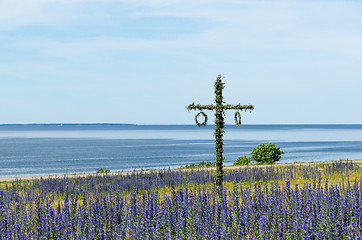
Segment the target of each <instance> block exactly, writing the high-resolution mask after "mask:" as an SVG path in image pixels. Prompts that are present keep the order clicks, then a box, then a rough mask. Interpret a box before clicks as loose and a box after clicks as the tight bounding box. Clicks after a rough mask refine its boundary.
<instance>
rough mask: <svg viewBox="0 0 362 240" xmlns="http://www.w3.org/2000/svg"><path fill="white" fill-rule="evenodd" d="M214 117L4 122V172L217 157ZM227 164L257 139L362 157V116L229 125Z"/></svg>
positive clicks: (120, 167) (290, 154) (327, 156)
mask: <svg viewBox="0 0 362 240" xmlns="http://www.w3.org/2000/svg"><path fill="white" fill-rule="evenodd" d="M214 128H215V126H213V125H209V126H204V127H198V126H196V125H130V124H11V125H8V124H4V125H0V177H10V176H13V177H21V176H37V175H55V174H66V173H84V172H96V171H97V169H100V168H103V169H104V170H105V169H107V170H110V171H111V172H116V171H128V170H140V169H160V168H177V167H181V166H185V165H186V164H191V163H199V162H201V161H206V160H209V161H214V160H215V145H214ZM224 130H225V132H224V157H225V160H224V164H225V165H232V164H233V162H234V161H235V160H236V159H237V158H238V157H239V156H243V155H246V156H250V152H251V151H252V149H253V148H255V147H256V146H257V145H258V144H261V143H264V144H266V143H269V142H271V143H273V144H275V145H276V146H277V147H280V148H281V150H282V151H284V152H285V154H284V155H282V158H281V160H280V161H279V162H280V163H293V162H311V161H327V160H346V159H350V160H352V159H362V124H348V125H343V124H334V125H333V124H329V125H327V124H318V125H313V124H308V125H301V124H300V125H242V126H233V125H226V126H225V128H224Z"/></svg>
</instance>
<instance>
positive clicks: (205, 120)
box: [195, 112, 208, 127]
mask: <svg viewBox="0 0 362 240" xmlns="http://www.w3.org/2000/svg"><path fill="white" fill-rule="evenodd" d="M200 114H201V115H202V116H203V117H204V121H203V122H202V123H199V121H198V117H199V116H200ZM207 119H208V118H207V115H206V114H205V113H204V112H199V113H198V114H196V116H195V122H196V125H197V126H199V127H201V126H205V125H206V123H207Z"/></svg>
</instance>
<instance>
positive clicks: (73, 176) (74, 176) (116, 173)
mask: <svg viewBox="0 0 362 240" xmlns="http://www.w3.org/2000/svg"><path fill="white" fill-rule="evenodd" d="M335 161H336V160H334V161H322V162H303V163H276V164H274V166H288V165H309V164H321V163H331V162H335ZM349 161H353V162H355V163H362V159H355V160H349ZM268 166H272V165H250V166H225V167H224V169H239V168H246V167H249V168H255V167H268ZM215 169H216V168H215V167H209V168H184V169H181V168H173V169H171V171H191V170H215ZM140 171H142V172H149V171H152V170H137V172H140ZM153 171H160V169H154V170H153ZM132 172H134V171H122V172H110V173H71V174H52V175H39V176H19V177H0V182H11V181H15V180H17V179H18V180H20V179H21V180H32V179H40V178H42V179H47V178H63V177H69V178H77V177H89V176H103V175H104V176H105V175H108V176H113V175H127V174H130V173H132Z"/></svg>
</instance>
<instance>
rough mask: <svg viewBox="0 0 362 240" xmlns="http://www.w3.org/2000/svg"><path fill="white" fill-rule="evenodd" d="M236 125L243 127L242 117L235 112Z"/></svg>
mask: <svg viewBox="0 0 362 240" xmlns="http://www.w3.org/2000/svg"><path fill="white" fill-rule="evenodd" d="M235 124H236V125H238V126H240V125H241V115H240V112H235Z"/></svg>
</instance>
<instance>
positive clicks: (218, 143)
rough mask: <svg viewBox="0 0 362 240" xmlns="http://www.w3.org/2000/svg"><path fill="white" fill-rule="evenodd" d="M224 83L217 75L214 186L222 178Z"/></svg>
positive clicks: (219, 184) (217, 184)
mask: <svg viewBox="0 0 362 240" xmlns="http://www.w3.org/2000/svg"><path fill="white" fill-rule="evenodd" d="M223 89H224V83H223V82H221V75H219V76H218V77H217V79H216V82H215V103H216V106H215V150H216V186H221V184H222V182H223V178H224V170H223V166H222V165H223V162H224V156H223V152H224V148H223V139H222V137H223V133H224V109H223V96H222V90H223Z"/></svg>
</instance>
